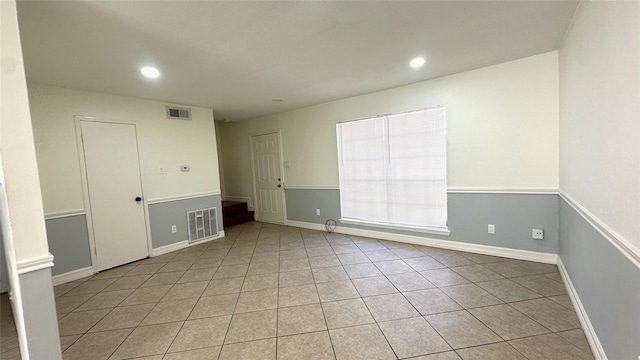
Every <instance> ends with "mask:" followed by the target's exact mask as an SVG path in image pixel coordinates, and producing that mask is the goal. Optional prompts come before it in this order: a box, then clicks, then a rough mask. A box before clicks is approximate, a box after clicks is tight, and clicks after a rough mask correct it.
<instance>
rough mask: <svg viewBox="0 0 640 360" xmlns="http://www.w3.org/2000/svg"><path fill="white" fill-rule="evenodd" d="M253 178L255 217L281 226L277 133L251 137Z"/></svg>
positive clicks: (280, 182)
mask: <svg viewBox="0 0 640 360" xmlns="http://www.w3.org/2000/svg"><path fill="white" fill-rule="evenodd" d="M251 147H252V153H253V176H254V186H255V191H256V209H255V210H256V217H257V219H258V220H260V221H266V222H272V223H278V224H282V223H284V210H283V207H282V202H283V200H282V196H283V188H282V186H283V185H282V173H281V169H280V142H279V139H278V133H272V134H266V135H257V136H252V137H251Z"/></svg>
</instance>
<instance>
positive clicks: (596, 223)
mask: <svg viewBox="0 0 640 360" xmlns="http://www.w3.org/2000/svg"><path fill="white" fill-rule="evenodd" d="M560 197H561V198H562V199H563V200H564V201H566V202H567V204H569V205H570V206H571V207H572V208H573V209H574V210H575V211H576V212H578V214H580V216H582V218H583V219H585V220H586V221H587V223H589V224H590V225H591V226H593V228H594V229H596V230H597V231H598V232H599V233H600V235H602V236H604V238H605V239H607V240H608V241H609V242H610V243H611V244H612V245H613V246H615V247H616V249H618V251H620V252H621V253H622V254H623V255H624V256H625V257H626V258H627V259H629V260H630V261H631V262H632V263H633V264H634V265H635V266H636V267H638V268H640V249H638V248H637V247H636V246H634V245H633V244H632V243H631V242H630V241H629V240H627V239H625V238H624V237H622V235H620V234H618V233H617V232H616V231H615V230H613V229H611V228H610V227H608V226H607V225H606V224H605V223H604V222H603V221H602V220H600V219H598V218H597V217H596V216H595V215H593V214H592V213H591V212H589V210H587V209H585V207H584V206H582V205H581V204H580V203H578V202H577V201H576V200H574V199H573V198H572V197H571V196H569V194H567V193H565V192H563V191H560Z"/></svg>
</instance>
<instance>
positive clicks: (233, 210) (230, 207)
mask: <svg viewBox="0 0 640 360" xmlns="http://www.w3.org/2000/svg"><path fill="white" fill-rule="evenodd" d="M248 211H249V210H248V208H247V203H246V202H239V201H223V202H222V214H223V215H233V214H242V213H246V212H248Z"/></svg>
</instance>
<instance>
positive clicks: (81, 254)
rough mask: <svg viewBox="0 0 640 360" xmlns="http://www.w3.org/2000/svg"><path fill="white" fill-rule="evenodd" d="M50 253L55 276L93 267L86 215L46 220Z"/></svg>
mask: <svg viewBox="0 0 640 360" xmlns="http://www.w3.org/2000/svg"><path fill="white" fill-rule="evenodd" d="M45 224H46V226H47V240H48V242H49V252H50V253H51V254H53V263H54V266H53V269H52V270H51V272H52V273H53V275H59V274H64V273H66V272H69V271H73V270H78V269H82V268H85V267H88V266H91V249H90V248H89V232H88V230H87V217H86V215H84V214H82V215H73V216H65V217H60V218H56V219H47V220H45Z"/></svg>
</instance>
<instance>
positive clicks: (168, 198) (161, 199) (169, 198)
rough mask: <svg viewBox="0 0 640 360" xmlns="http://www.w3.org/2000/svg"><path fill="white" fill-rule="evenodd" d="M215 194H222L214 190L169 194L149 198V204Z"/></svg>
mask: <svg viewBox="0 0 640 360" xmlns="http://www.w3.org/2000/svg"><path fill="white" fill-rule="evenodd" d="M215 195H220V192H219V191H212V192H204V193H197V194H187V195H178V196H167V197H163V198H156V199H149V200H147V205H153V204H160V203H166V202H172V201H180V200H189V199H196V198H200V197H205V196H215Z"/></svg>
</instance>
